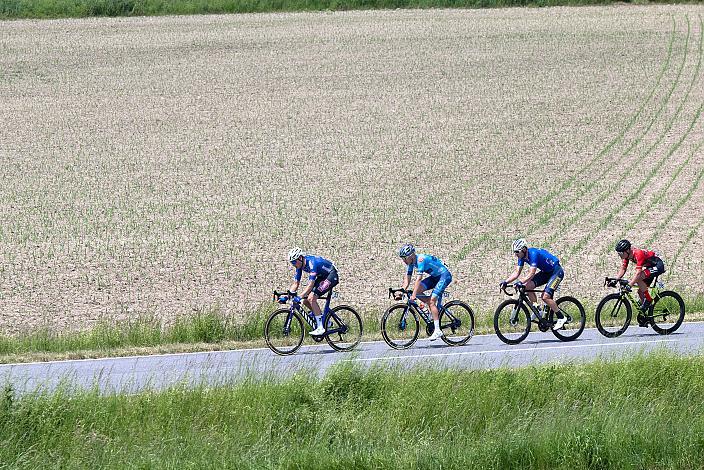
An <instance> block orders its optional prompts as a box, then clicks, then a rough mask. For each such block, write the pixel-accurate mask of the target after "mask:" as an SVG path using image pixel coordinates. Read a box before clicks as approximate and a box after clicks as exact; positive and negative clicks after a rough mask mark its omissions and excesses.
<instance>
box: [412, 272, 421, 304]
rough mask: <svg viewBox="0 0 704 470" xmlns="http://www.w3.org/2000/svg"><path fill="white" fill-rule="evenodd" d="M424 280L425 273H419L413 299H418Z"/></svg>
mask: <svg viewBox="0 0 704 470" xmlns="http://www.w3.org/2000/svg"><path fill="white" fill-rule="evenodd" d="M422 281H423V275H422V274H419V275H418V277H416V283H415V284H414V285H413V293H412V294H411V300H416V297H418V294H420V283H421V282H422Z"/></svg>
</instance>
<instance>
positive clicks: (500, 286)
mask: <svg viewBox="0 0 704 470" xmlns="http://www.w3.org/2000/svg"><path fill="white" fill-rule="evenodd" d="M506 287H508V282H506V281H501V282H499V289H501V290H504V289H506Z"/></svg>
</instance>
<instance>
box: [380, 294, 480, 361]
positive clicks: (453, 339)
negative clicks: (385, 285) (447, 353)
mask: <svg viewBox="0 0 704 470" xmlns="http://www.w3.org/2000/svg"><path fill="white" fill-rule="evenodd" d="M398 293H400V294H402V295H403V296H405V298H406V302H405V303H404V302H402V303H397V304H394V305H392V306H391V307H389V309H388V310H386V312H384V315H383V316H382V317H381V335H382V336H383V337H384V341H386V344H388V345H389V346H391V347H392V348H394V349H408V348H410V347H411V346H413V343H415V342H416V340H418V334H419V332H420V322H419V320H418V319H419V318H420V319H421V320H422V321H423V322H424V323H425V333H426V334H427V335H428V336H430V335H432V334H433V331H434V330H435V326H434V324H433V317H432V315H431V313H430V310H429V308H428V307H427V306H421V304H419V302H418V301H416V300H411V294H412V293H413V291H411V290H406V289H391V288H390V289H389V298H392V297H395V294H398ZM428 298H429V296H427V295H423V296H418V300H422V299H428ZM438 310H439V311H440V329H441V330H442V332H443V333H444V335H443V336H441V338H442V340H443V341H444V342H445V343H446V344H448V345H450V346H460V345H463V344H465V343H467V341H469V340H470V339H471V338H472V336H474V312H473V311H472V309H471V308H470V306H469V305H467V304H466V303H464V302H462V301H460V300H451V301H449V302H447V303H446V304H444V305H443V304H442V299H440V301H439V304H438Z"/></svg>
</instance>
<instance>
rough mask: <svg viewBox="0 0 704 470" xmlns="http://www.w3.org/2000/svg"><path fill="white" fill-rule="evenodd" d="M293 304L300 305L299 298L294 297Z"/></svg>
mask: <svg viewBox="0 0 704 470" xmlns="http://www.w3.org/2000/svg"><path fill="white" fill-rule="evenodd" d="M293 303H294V304H300V303H301V298H300V297H298V296H295V297H294V298H293Z"/></svg>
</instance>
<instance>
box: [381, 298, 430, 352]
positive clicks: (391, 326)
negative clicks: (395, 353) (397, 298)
mask: <svg viewBox="0 0 704 470" xmlns="http://www.w3.org/2000/svg"><path fill="white" fill-rule="evenodd" d="M406 309H407V310H408V311H407V312H406ZM396 313H398V314H399V316H398V320H396V318H395V314H396ZM403 313H406V316H405V321H406V322H405V324H402V319H403V317H402V315H403ZM408 328H411V329H409V330H408V333H410V339H408V340H405V339H403V340H396V339H395V338H396V337H397V336H398V334H397V333H396V332H397V331H403V332H405V331H406V330H407V329H408ZM419 331H420V325H419V323H418V315H417V314H416V312H415V311H414V310H413V309H412V308H411V307H409V306H408V304H395V305H392V306H391V307H389V308H388V309H387V310H386V312H384V315H383V316H382V317H381V336H382V338H384V341H385V342H386V344H388V345H389V346H390V347H392V348H393V349H408V348H410V347H411V346H413V344H414V343H415V342H416V340H418V333H419ZM408 337H409V336H408V335H406V338H408Z"/></svg>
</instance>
